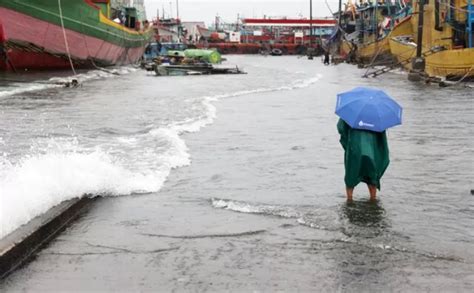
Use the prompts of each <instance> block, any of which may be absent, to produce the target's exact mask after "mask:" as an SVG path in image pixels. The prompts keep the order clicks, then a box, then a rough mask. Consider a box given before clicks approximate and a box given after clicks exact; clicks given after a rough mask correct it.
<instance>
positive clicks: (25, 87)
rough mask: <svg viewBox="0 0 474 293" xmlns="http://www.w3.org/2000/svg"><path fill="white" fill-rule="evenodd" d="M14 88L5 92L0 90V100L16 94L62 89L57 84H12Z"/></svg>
mask: <svg viewBox="0 0 474 293" xmlns="http://www.w3.org/2000/svg"><path fill="white" fill-rule="evenodd" d="M13 85H15V87H11V88H7V89H6V90H0V98H3V97H8V96H12V95H16V94H21V93H26V92H34V91H43V90H47V89H51V88H58V87H62V85H58V84H52V83H51V84H13Z"/></svg>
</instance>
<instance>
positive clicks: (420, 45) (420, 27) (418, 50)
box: [416, 0, 425, 59]
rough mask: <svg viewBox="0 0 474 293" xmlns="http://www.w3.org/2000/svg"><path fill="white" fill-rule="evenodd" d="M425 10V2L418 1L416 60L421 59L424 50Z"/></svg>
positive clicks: (423, 0)
mask: <svg viewBox="0 0 474 293" xmlns="http://www.w3.org/2000/svg"><path fill="white" fill-rule="evenodd" d="M424 9H425V0H418V32H417V33H418V36H417V40H416V58H417V59H418V58H421V52H422V49H423V16H424V14H425V13H424Z"/></svg>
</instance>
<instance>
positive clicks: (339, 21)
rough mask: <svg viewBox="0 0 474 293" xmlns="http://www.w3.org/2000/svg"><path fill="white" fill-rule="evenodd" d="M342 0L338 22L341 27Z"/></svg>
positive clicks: (340, 1) (340, 0)
mask: <svg viewBox="0 0 474 293" xmlns="http://www.w3.org/2000/svg"><path fill="white" fill-rule="evenodd" d="M341 10H342V0H339V20H338V24H339V27H341V18H342V11H341Z"/></svg>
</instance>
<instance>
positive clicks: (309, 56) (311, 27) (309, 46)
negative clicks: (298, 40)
mask: <svg viewBox="0 0 474 293" xmlns="http://www.w3.org/2000/svg"><path fill="white" fill-rule="evenodd" d="M312 38H313V0H309V44H308V49H307V51H308V59H309V60H311V59H313V48H312V47H311V39H312Z"/></svg>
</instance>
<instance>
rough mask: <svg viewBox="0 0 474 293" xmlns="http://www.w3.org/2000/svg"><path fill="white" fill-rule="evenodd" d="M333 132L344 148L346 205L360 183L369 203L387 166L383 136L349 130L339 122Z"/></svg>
mask: <svg viewBox="0 0 474 293" xmlns="http://www.w3.org/2000/svg"><path fill="white" fill-rule="evenodd" d="M337 130H338V132H339V134H340V135H341V138H340V140H339V141H340V143H341V145H342V147H343V148H344V167H345V177H344V181H345V184H346V195H347V201H348V202H351V201H352V194H353V192H354V187H356V186H357V185H358V184H359V183H360V182H364V183H366V184H367V186H368V188H369V195H370V200H371V201H375V200H376V196H377V189H379V190H380V179H381V178H382V176H383V174H384V172H385V170H386V169H387V167H388V165H389V163H390V159H389V151H388V143H387V135H386V132H385V131H383V132H374V131H369V130H361V129H355V128H351V127H350V126H349V125H348V124H347V123H346V122H345V121H344V120H342V119H339V122H338V123H337Z"/></svg>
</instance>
